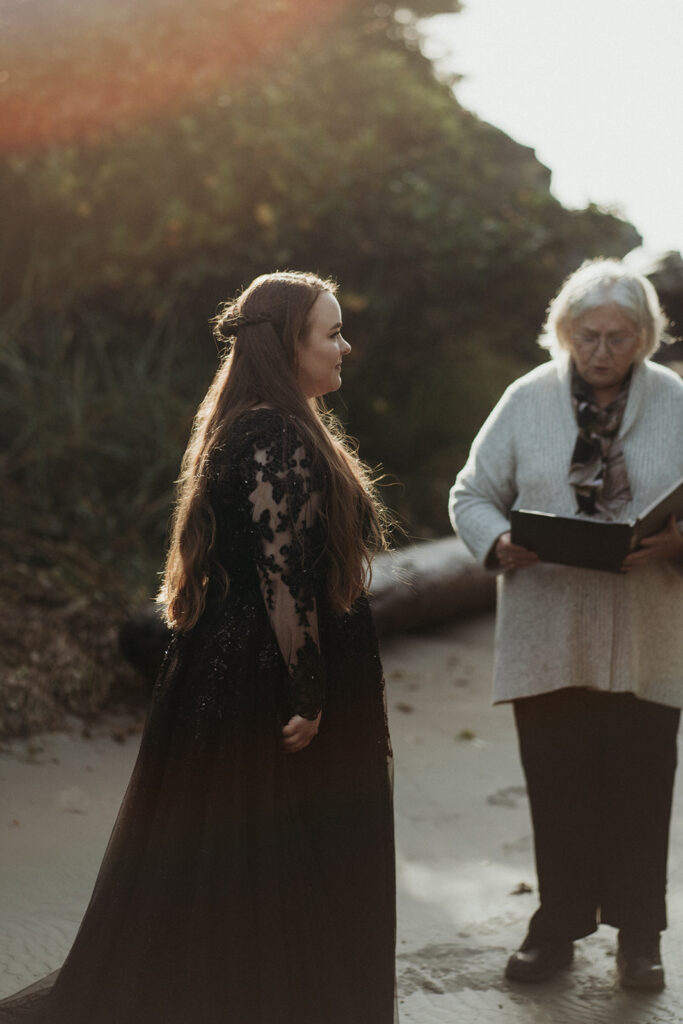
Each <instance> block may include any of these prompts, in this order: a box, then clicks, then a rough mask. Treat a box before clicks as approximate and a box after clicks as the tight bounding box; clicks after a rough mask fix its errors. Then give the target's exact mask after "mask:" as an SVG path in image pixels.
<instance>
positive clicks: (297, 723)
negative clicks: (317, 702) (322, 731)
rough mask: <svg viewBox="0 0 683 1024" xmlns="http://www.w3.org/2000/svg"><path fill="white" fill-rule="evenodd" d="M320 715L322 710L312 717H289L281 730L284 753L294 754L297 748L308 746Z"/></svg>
mask: <svg viewBox="0 0 683 1024" xmlns="http://www.w3.org/2000/svg"><path fill="white" fill-rule="evenodd" d="M321 717H322V711H319V712H318V714H317V715H316V717H315V718H313V719H310V718H302V716H301V715H294V716H293V717H292V718H290V720H289V721H288V722H287V725H286V726H285V727H284V729H283V730H282V735H283V737H284V739H283V741H282V745H283V747H284V748H285V753H286V754H296V752H297V751H298V750H303V749H304V747H307V746H308V744H309V743H310V742H311V740H312V739H313V737H314V736H315V735H316V733H317V731H318V728H319V726H320V719H321Z"/></svg>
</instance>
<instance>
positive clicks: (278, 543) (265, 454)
mask: <svg viewBox="0 0 683 1024" xmlns="http://www.w3.org/2000/svg"><path fill="white" fill-rule="evenodd" d="M279 441H281V442H282V443H281V444H280V443H279ZM253 460H254V465H253V467H252V470H253V473H252V479H253V480H255V482H256V486H255V487H254V489H253V490H252V491H251V493H250V494H249V501H250V503H251V506H252V510H253V511H252V518H253V522H254V539H255V544H254V555H255V559H256V567H257V570H258V574H259V578H260V582H261V591H262V593H263V599H264V601H265V604H266V608H267V610H268V614H269V616H270V621H271V624H272V627H273V631H274V633H275V636H276V639H277V642H278V645H279V647H280V651H281V653H282V657H283V659H284V662H285V664H286V665H287V669H288V671H289V676H290V681H291V697H292V710H293V712H294V713H295V714H299V715H302V716H303V717H304V718H309V719H313V718H315V717H316V715H317V714H318V712H319V711H320V709H321V707H322V702H323V696H324V690H325V668H324V663H323V659H322V657H321V654H320V646H319V638H318V619H317V608H316V597H315V585H314V577H313V568H314V567H313V565H312V561H313V557H314V554H313V553H314V550H315V545H314V544H313V532H314V528H315V524H316V520H317V516H318V510H319V508H320V501H321V493H320V488H319V486H318V485H317V484H316V483H315V481H314V479H313V475H312V473H311V467H310V462H309V459H308V457H307V455H306V452H305V450H304V447H303V445H302V444H301V443H300V442H299V441H298V440H297V439H294V441H292V439H291V438H289V437H287V431H286V429H285V432H284V433H283V434H281V435H280V438H279V439H278V442H277V443H274V444H272V445H269V446H267V447H262V446H260V445H259V443H258V442H257V443H256V445H255V447H254V449H253Z"/></svg>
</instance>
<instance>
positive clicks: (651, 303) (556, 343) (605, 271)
mask: <svg viewBox="0 0 683 1024" xmlns="http://www.w3.org/2000/svg"><path fill="white" fill-rule="evenodd" d="M609 303H615V304H616V305H617V306H619V307H620V309H622V310H623V311H624V313H625V314H626V315H627V316H628V317H629V318H630V319H631V320H633V322H634V324H635V325H636V327H637V328H638V330H639V331H640V332H641V335H642V341H641V344H640V345H639V347H638V349H637V351H636V354H635V362H637V363H639V362H642V360H643V359H646V358H647V357H648V356H650V355H652V353H653V352H656V351H657V349H658V348H659V346H660V345H661V344H662V342H668V341H671V340H672V339H671V338H670V336H669V334H668V331H667V328H668V326H669V323H668V320H667V318H666V316H665V315H664V313H663V311H662V307H661V306H660V304H659V298H658V296H657V292H656V291H655V289H654V287H653V286H652V284H651V283H650V282H649V281H648V279H647V278H646V277H643V276H641V275H640V274H634V273H633V272H632V271H630V270H628V269H627V268H626V267H625V266H624V264H623V263H621V262H620V261H619V260H611V259H596V260H587V261H586V262H585V263H583V264H582V265H581V266H580V267H579V269H578V270H575V271H574V273H573V274H570V275H569V277H568V278H567V280H566V281H565V282H564V284H563V285H562V287H561V288H560V290H559V292H558V293H557V295H556V296H555V298H554V299H553V300H552V302H551V303H550V305H549V306H548V312H547V315H546V320H545V323H544V325H543V330H542V331H541V334H540V336H539V339H538V344H539V345H540V346H541V348H546V349H548V351H549V352H550V354H551V356H552V357H553V359H559V358H562V357H563V354H564V352H565V350H567V349H568V348H569V333H570V329H571V324H572V322H573V321H574V320H576V318H577V317H579V316H581V315H582V313H585V312H586V311H587V310H589V309H596V308H597V307H598V306H604V305H607V304H609Z"/></svg>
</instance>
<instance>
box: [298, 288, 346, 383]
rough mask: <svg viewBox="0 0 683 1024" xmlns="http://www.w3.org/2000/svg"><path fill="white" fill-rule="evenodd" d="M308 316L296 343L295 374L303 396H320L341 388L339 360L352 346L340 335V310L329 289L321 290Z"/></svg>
mask: <svg viewBox="0 0 683 1024" xmlns="http://www.w3.org/2000/svg"><path fill="white" fill-rule="evenodd" d="M309 319H310V323H309V328H308V333H307V335H306V337H305V338H304V339H303V340H302V341H301V342H299V345H298V346H297V368H296V377H297V380H298V382H299V384H300V386H301V389H302V391H303V392H304V394H305V395H306V398H319V397H320V396H321V395H327V394H329V392H330V391H338V390H339V388H340V387H341V382H342V380H341V367H342V359H343V358H344V356H345V355H347V353H349V352H350V351H351V346H350V345H349V343H348V342H347V341H345V340H344V338H343V337H342V333H341V331H342V318H341V309H340V308H339V303H338V302H337V300H336V299H335V297H334V295H332V293H331V292H321V293H320V295H319V296H318V298H317V299H316V300H315V302H314V303H313V307H312V309H311V314H310V318H309Z"/></svg>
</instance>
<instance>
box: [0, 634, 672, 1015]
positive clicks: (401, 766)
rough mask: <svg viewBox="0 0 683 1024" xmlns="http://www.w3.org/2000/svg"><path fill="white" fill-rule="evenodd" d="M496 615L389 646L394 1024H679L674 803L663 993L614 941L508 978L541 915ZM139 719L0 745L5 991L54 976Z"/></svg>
mask: <svg viewBox="0 0 683 1024" xmlns="http://www.w3.org/2000/svg"><path fill="white" fill-rule="evenodd" d="M492 636H493V616H492V615H484V616H480V617H477V618H472V619H469V620H462V621H459V622H455V623H453V624H451V625H449V626H448V627H444V628H440V629H438V630H433V631H430V632H423V633H420V634H417V635H403V636H398V637H394V638H391V639H389V640H386V641H385V642H384V644H383V656H384V663H385V670H386V675H387V685H388V696H389V711H390V720H391V727H392V736H393V742H394V752H395V761H396V818H397V822H396V827H397V850H398V883H399V896H398V909H399V931H398V948H397V954H398V959H397V974H398V986H399V1001H400V1003H399V1005H400V1010H401V1024H441V1022H443V1024H446V1022H447V1024H480V1022H481V1024H485V1022H487V1021H496V1022H500V1024H502V1022H505V1024H518V1022H519V1024H521V1022H522V1021H524V1022H525V1024H540V1022H544V1024H574V1022H578V1021H585V1022H589V1021H590V1022H591V1024H603V1022H604V1024H607V1022H611V1024H674V1022H681V1021H683V981H681V980H680V978H679V976H678V965H679V963H680V962H681V953H682V952H683V856H682V855H681V849H682V841H683V793H682V787H681V786H679V787H678V790H677V793H676V798H675V812H674V820H673V828H672V841H671V856H670V870H669V875H670V897H669V916H670V920H671V927H670V929H669V931H668V932H667V933H666V934H665V936H664V940H663V955H664V962H665V968H666V970H667V984H668V987H667V989H666V990H665V991H664V992H663V993H661V994H656V995H641V994H627V993H625V992H623V991H622V990H621V989H620V988H619V987H618V985H617V983H616V975H615V968H614V953H615V933H614V931H613V930H612V929H610V928H607V927H602V928H601V929H600V930H599V931H598V933H597V934H596V935H594V936H591V937H590V938H589V939H585V940H583V941H582V942H580V943H578V944H577V947H576V958H575V963H574V965H573V967H571V968H569V969H568V970H566V971H563V972H561V974H560V975H558V976H557V977H556V978H554V979H552V981H550V982H546V983H543V984H542V985H536V986H523V985H520V984H514V983H511V982H507V981H505V979H504V978H503V974H502V972H503V968H504V965H505V959H506V957H507V954H508V952H509V951H510V950H512V949H514V948H515V947H516V946H517V945H518V944H519V942H520V941H521V939H522V937H523V935H524V931H525V927H526V922H527V919H528V917H529V916H530V914H531V913H532V911H533V910H534V908H535V906H536V897H535V894H534V893H533V892H529V891H527V890H529V889H533V887H534V884H535V878H534V870H533V852H532V846H531V829H530V824H529V815H528V807H527V802H526V795H525V791H524V782H523V777H522V774H521V770H520V767H519V764H518V758H517V749H516V740H515V735H514V728H513V723H512V714H511V711H510V708H509V707H507V706H505V707H498V708H492V707H491V706H490V698H489V692H490V678H491V662H492ZM139 729H140V723H139V721H136V720H135V718H132V717H130V716H128V717H127V716H112V715H109V716H107V717H106V718H105V719H103V720H102V722H101V723H100V724H99V725H98V726H97V727H95V728H93V730H92V736H91V737H90V738H88V739H86V738H83V737H82V736H81V735H80V730H79V729H78V728H77V727H76V728H74V730H73V731H72V732H68V733H58V734H52V735H49V736H44V737H40V738H37V739H33V740H30V741H28V742H27V741H16V742H12V743H8V744H5V746H4V747H3V748H2V750H1V751H0V996H2V995H9V994H10V993H11V992H13V991H15V990H17V989H18V988H20V987H22V986H23V985H25V984H28V983H30V982H31V981H33V980H35V979H36V978H38V977H41V976H43V975H44V974H47V973H48V972H49V971H51V970H53V969H54V968H55V967H57V966H59V964H60V962H61V961H62V959H63V958H64V956H65V954H66V952H67V950H68V948H69V945H70V943H71V941H72V938H73V936H74V934H75V931H76V929H77V927H78V922H79V920H80V918H81V915H82V914H83V911H84V909H85V906H86V904H87V901H88V898H89V895H90V889H91V887H92V884H93V882H94V879H95V875H96V872H97V868H98V866H99V862H100V859H101V857H102V853H103V851H104V847H105V845H106V842H107V839H108V835H109V831H110V829H111V825H112V823H113V820H114V817H115V814H116V811H117V809H118V805H119V802H120V799H121V796H122V793H123V790H124V788H125V785H126V782H127V780H128V776H129V774H130V770H131V767H132V764H133V761H134V758H135V753H136V750H137V743H138V738H139Z"/></svg>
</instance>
